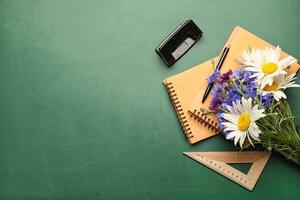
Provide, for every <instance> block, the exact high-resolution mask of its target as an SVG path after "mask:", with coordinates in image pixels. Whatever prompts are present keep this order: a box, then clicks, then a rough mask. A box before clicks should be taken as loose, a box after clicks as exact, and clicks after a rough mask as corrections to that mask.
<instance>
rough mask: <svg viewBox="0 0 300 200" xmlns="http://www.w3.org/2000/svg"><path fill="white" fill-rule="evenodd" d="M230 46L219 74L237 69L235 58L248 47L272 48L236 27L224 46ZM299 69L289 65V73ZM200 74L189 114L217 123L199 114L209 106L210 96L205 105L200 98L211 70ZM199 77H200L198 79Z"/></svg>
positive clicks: (237, 63) (213, 115)
mask: <svg viewBox="0 0 300 200" xmlns="http://www.w3.org/2000/svg"><path fill="white" fill-rule="evenodd" d="M229 44H230V51H229V53H228V55H227V57H226V59H225V61H224V63H223V65H222V68H221V73H224V72H226V71H228V70H229V69H231V70H232V71H235V70H236V69H238V68H239V67H240V66H241V64H240V63H239V62H238V61H237V58H239V57H240V56H241V55H242V52H243V51H244V50H245V49H248V48H249V47H251V48H254V49H257V48H260V49H262V48H265V47H273V48H275V47H274V46H273V45H271V44H270V43H268V42H266V41H264V40H263V39H261V38H259V37H257V36H255V35H254V34H252V33H250V32H248V31H247V30H245V29H243V28H241V27H239V26H237V27H235V28H234V29H233V32H232V33H231V35H230V36H229V38H228V40H227V42H226V44H225V46H227V45H229ZM287 56H288V54H287V53H284V52H282V54H281V59H282V58H285V57H287ZM298 69H299V64H298V63H295V64H293V65H291V68H290V69H289V73H296V72H297V71H298ZM201 72H202V73H201V74H199V75H198V78H200V79H201V80H202V81H201V83H200V84H199V82H198V94H197V95H196V97H195V99H194V101H193V102H192V103H191V106H190V107H189V110H190V112H192V113H193V115H194V116H195V118H196V119H197V120H198V121H200V122H201V121H202V120H204V119H207V118H209V119H210V121H214V122H217V121H218V119H217V116H216V115H215V114H209V115H204V114H203V112H201V108H205V109H208V106H209V104H210V101H211V99H212V95H211V94H210V95H209V96H208V98H207V99H206V101H205V103H204V104H202V103H201V101H202V97H203V94H204V92H205V90H206V87H207V81H206V79H207V77H208V76H210V75H211V74H212V73H213V71H212V70H211V67H209V66H204V67H203V70H202V71H201ZM199 76H200V77H199ZM213 125H214V126H217V127H218V124H216V123H214V124H213Z"/></svg>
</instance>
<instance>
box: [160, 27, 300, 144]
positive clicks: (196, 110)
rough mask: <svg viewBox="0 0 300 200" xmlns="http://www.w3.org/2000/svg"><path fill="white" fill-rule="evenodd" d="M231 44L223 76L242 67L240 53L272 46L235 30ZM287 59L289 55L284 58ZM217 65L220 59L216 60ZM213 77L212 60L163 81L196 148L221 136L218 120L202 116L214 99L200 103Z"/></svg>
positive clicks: (292, 69) (209, 116) (253, 36)
mask: <svg viewBox="0 0 300 200" xmlns="http://www.w3.org/2000/svg"><path fill="white" fill-rule="evenodd" d="M228 44H231V49H230V52H229V53H228V55H227V58H226V60H225V62H224V64H223V66H222V70H221V71H222V72H224V71H227V70H228V69H232V70H235V69H237V68H238V67H239V66H240V65H239V64H238V63H237V62H236V61H235V57H238V56H239V55H240V54H241V52H242V51H243V50H244V49H246V48H248V47H252V48H264V47H265V46H269V47H270V46H272V45H270V44H269V43H267V42H265V41H264V40H262V39H260V38H258V37H257V36H255V35H253V34H251V33H250V32H248V31H246V30H244V29H242V28H241V27H238V26H237V27H235V28H234V30H233V32H232V33H231V35H230V36H229V38H228V40H227V42H226V43H225V45H226V46H227V45H228ZM283 56H287V54H283ZM214 60H215V62H217V58H214ZM298 68H299V65H297V64H295V65H292V68H291V69H290V70H291V71H294V72H296V71H297V70H298ZM212 73H213V67H212V64H211V59H210V60H208V61H206V62H204V63H202V64H199V65H197V66H195V67H193V68H191V69H189V70H187V71H184V72H182V73H179V74H177V75H174V76H172V77H169V78H167V79H165V80H164V81H163V83H164V85H165V87H166V89H167V91H168V94H169V96H170V99H171V102H172V104H173V107H174V109H175V111H176V113H177V117H178V119H179V121H180V123H181V126H182V129H183V131H184V133H185V135H186V137H187V139H188V141H189V143H190V144H194V143H196V142H199V141H201V140H204V139H206V138H209V137H211V136H214V135H216V134H217V133H218V132H219V129H218V120H217V117H216V116H215V115H203V113H202V112H201V108H206V109H208V106H209V103H210V101H211V95H209V96H208V98H207V99H206V101H205V103H204V104H202V103H201V99H202V95H203V94H204V91H205V89H206V86H207V81H206V79H207V77H208V76H210V75H211V74H212Z"/></svg>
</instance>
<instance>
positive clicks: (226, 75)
mask: <svg viewBox="0 0 300 200" xmlns="http://www.w3.org/2000/svg"><path fill="white" fill-rule="evenodd" d="M231 75H232V71H231V69H230V70H228V71H227V72H225V73H224V74H222V75H221V76H220V83H225V82H226V81H228V80H229V78H230V76H231Z"/></svg>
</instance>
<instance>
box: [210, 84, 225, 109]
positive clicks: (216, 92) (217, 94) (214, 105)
mask: <svg viewBox="0 0 300 200" xmlns="http://www.w3.org/2000/svg"><path fill="white" fill-rule="evenodd" d="M223 91H224V84H222V83H217V84H215V85H214V87H213V89H212V91H211V94H212V96H213V98H212V100H211V102H210V105H209V109H210V110H218V108H219V106H220V104H221V103H222V100H223V97H222V92H223Z"/></svg>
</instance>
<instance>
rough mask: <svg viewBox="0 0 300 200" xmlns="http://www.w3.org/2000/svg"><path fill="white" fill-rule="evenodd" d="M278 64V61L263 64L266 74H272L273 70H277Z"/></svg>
mask: <svg viewBox="0 0 300 200" xmlns="http://www.w3.org/2000/svg"><path fill="white" fill-rule="evenodd" d="M277 68H278V66H277V64H276V63H272V62H270V63H266V64H264V65H263V67H262V71H263V72H264V73H265V74H272V73H273V72H275V71H276V70H277Z"/></svg>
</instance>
